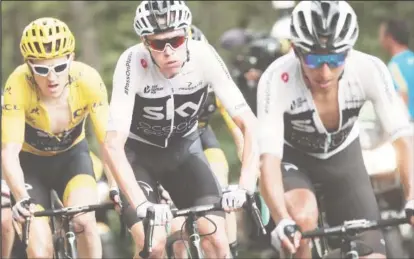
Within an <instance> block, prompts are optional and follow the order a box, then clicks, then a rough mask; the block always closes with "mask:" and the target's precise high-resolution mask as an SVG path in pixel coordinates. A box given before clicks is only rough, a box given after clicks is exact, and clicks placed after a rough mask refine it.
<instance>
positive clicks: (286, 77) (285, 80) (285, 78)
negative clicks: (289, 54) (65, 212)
mask: <svg viewBox="0 0 414 259" xmlns="http://www.w3.org/2000/svg"><path fill="white" fill-rule="evenodd" d="M281 78H282V80H283V82H285V83H287V81H289V74H288V73H286V72H285V73H283V74H282V76H281Z"/></svg>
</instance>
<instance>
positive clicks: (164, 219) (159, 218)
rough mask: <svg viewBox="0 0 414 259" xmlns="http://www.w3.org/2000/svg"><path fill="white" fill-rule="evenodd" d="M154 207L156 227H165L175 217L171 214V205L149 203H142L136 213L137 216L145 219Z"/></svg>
mask: <svg viewBox="0 0 414 259" xmlns="http://www.w3.org/2000/svg"><path fill="white" fill-rule="evenodd" d="M150 207H152V208H153V210H154V214H155V219H154V225H156V226H163V225H165V224H167V223H168V222H170V221H171V219H172V218H173V215H172V213H171V209H170V205H168V204H155V203H152V202H149V201H145V202H143V203H141V204H140V205H139V206H138V207H137V209H136V211H137V216H138V218H140V219H144V218H146V216H147V210H148V208H150Z"/></svg>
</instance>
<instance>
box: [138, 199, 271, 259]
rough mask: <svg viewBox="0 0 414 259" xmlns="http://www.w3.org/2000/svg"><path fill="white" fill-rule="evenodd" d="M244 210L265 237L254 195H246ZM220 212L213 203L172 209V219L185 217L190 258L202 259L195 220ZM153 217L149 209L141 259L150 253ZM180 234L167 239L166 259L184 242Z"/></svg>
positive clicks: (171, 256) (199, 238) (219, 208)
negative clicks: (178, 242) (177, 242)
mask: <svg viewBox="0 0 414 259" xmlns="http://www.w3.org/2000/svg"><path fill="white" fill-rule="evenodd" d="M244 208H245V209H246V210H248V211H249V212H250V213H251V215H252V217H253V220H254V222H255V223H256V225H257V226H258V227H259V228H260V229H261V231H262V233H263V235H265V234H266V230H265V228H264V226H263V223H262V220H261V216H260V211H259V209H258V208H257V205H256V201H255V198H254V195H249V194H247V201H246V203H245V205H244ZM220 210H223V207H222V205H221V203H215V204H211V205H203V206H195V207H191V208H187V209H182V210H177V209H172V214H173V217H186V220H185V222H184V224H183V227H184V225H185V230H186V232H187V236H188V237H189V241H190V242H189V249H188V250H189V251H188V252H189V255H190V257H191V258H200V259H202V258H204V257H203V252H202V249H201V245H200V240H201V237H202V236H201V235H200V233H199V232H198V227H197V219H198V218H200V217H205V214H206V213H207V212H211V211H220ZM154 217H155V213H154V210H153V209H151V208H149V209H148V211H147V217H146V219H145V223H144V226H145V239H144V248H143V250H142V251H141V252H140V253H139V255H140V256H141V257H142V258H148V257H149V255H150V253H151V251H152V236H153V231H154ZM213 224H214V223H213ZM216 230H217V227H216ZM216 230H214V232H212V233H210V234H214V233H215V231H216ZM182 232H183V229H181V231H177V232H175V233H173V234H172V235H170V236H169V237H168V238H167V243H166V252H167V257H168V258H174V253H173V245H174V243H175V242H176V241H181V240H184V238H183V233H182Z"/></svg>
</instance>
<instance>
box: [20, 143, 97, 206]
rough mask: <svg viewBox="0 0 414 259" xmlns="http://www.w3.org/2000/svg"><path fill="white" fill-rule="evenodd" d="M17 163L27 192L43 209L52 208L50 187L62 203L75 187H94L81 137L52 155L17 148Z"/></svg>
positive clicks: (86, 149)
mask: <svg viewBox="0 0 414 259" xmlns="http://www.w3.org/2000/svg"><path fill="white" fill-rule="evenodd" d="M19 157H20V164H21V167H22V169H23V174H24V181H25V184H26V189H27V191H28V193H29V196H30V197H31V198H33V199H34V201H35V203H36V204H37V205H40V206H41V207H42V208H43V209H50V208H51V200H50V199H51V198H50V191H51V190H52V189H53V190H55V191H56V192H57V194H58V196H59V198H60V199H61V200H62V201H63V202H64V203H65V202H66V199H67V198H68V196H69V194H70V193H71V192H72V191H73V190H75V189H77V188H85V187H90V188H94V189H96V180H95V176H94V172H93V167H92V161H91V158H90V155H89V148H88V143H87V141H86V139H85V140H82V141H81V142H79V143H78V144H76V145H75V146H74V147H72V148H71V149H69V150H68V151H65V152H63V153H60V154H57V155H54V156H38V155H34V154H31V153H28V152H20V155H19Z"/></svg>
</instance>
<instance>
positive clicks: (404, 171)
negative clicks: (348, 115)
mask: <svg viewBox="0 0 414 259" xmlns="http://www.w3.org/2000/svg"><path fill="white" fill-rule="evenodd" d="M373 62H374V63H375V64H374V65H373V70H374V72H375V73H368V74H370V76H369V77H368V75H367V79H366V80H369V81H367V82H370V84H369V86H367V89H366V90H365V91H366V93H367V96H368V98H369V99H371V101H372V102H373V104H374V107H375V111H376V113H377V116H378V117H379V119H380V121H381V124H382V126H383V128H384V129H385V131H386V132H387V133H388V134H389V136H390V139H391V141H392V142H393V146H394V148H395V150H396V153H397V166H398V171H399V172H400V176H401V177H400V178H401V182H402V184H403V186H404V192H405V197H406V198H407V199H408V200H410V199H414V170H413V169H414V168H413V155H414V154H413V144H414V143H413V137H412V136H413V132H412V130H411V128H410V123H409V116H408V112H407V109H405V107H404V105H403V104H402V102H401V99H400V98H399V96H398V95H397V93H396V91H395V90H394V86H393V81H392V78H391V75H390V73H389V72H388V70H387V67H386V66H385V64H384V63H383V62H382V61H381V60H379V59H373ZM375 70H376V71H375Z"/></svg>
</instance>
